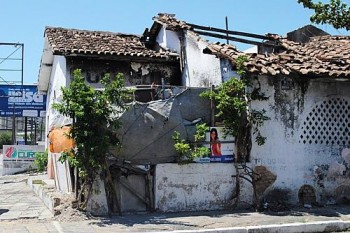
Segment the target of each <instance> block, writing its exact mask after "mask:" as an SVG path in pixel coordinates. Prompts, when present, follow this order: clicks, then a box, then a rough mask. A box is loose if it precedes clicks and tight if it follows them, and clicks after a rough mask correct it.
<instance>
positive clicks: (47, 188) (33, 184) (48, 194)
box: [27, 177, 60, 216]
mask: <svg viewBox="0 0 350 233" xmlns="http://www.w3.org/2000/svg"><path fill="white" fill-rule="evenodd" d="M44 180H45V179H40V177H28V179H27V184H28V185H29V187H30V188H31V189H32V190H33V191H34V193H35V194H36V195H37V196H38V197H39V198H40V199H41V200H42V201H43V203H44V204H45V206H46V207H47V208H48V209H49V210H50V211H51V213H52V214H53V215H54V216H56V215H58V214H59V212H58V211H57V210H55V207H57V206H58V205H60V199H59V198H57V197H54V195H53V193H54V192H55V185H52V184H49V183H48V182H45V181H44Z"/></svg>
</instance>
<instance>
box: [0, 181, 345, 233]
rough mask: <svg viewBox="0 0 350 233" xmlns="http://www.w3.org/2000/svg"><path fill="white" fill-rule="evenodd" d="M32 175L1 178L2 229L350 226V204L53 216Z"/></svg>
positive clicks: (27, 232) (29, 232)
mask: <svg viewBox="0 0 350 233" xmlns="http://www.w3.org/2000/svg"><path fill="white" fill-rule="evenodd" d="M27 178H28V175H25V174H23V175H15V176H3V177H0V233H13V232H15V233H16V232H18V233H38V232H40V233H49V232H58V233H62V232H65V233H67V232H68V233H69V232H72V233H73V232H78V233H79V232H92V233H95V232H182V233H185V232H191V233H192V232H206V233H209V232H325V230H326V231H327V232H332V231H339V230H344V229H349V228H350V208H349V207H348V206H329V207H322V208H311V209H305V208H301V209H295V210H293V211H287V212H281V213H276V212H274V213H257V212H242V211H235V212H233V211H231V212H228V211H226V212H224V211H210V212H196V213H188V212H184V213H168V214H164V213H156V214H138V215H124V216H114V217H110V218H97V217H89V218H88V217H87V216H85V215H84V214H82V213H80V212H78V211H76V210H74V209H70V208H68V207H65V209H63V211H62V214H61V215H58V216H53V215H52V214H51V212H50V211H49V210H48V209H47V208H46V206H45V205H44V204H43V202H42V201H41V199H40V198H39V197H38V196H36V194H34V192H33V191H32V190H31V189H30V187H29V186H28V185H27V184H26V179H27Z"/></svg>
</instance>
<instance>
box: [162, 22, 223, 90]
mask: <svg viewBox="0 0 350 233" xmlns="http://www.w3.org/2000/svg"><path fill="white" fill-rule="evenodd" d="M181 36H184V38H183V39H182V42H181V41H180V37H181ZM157 43H158V44H159V45H160V46H161V47H163V48H168V49H170V51H173V52H177V53H178V54H180V56H181V61H182V64H183V65H184V67H183V71H182V85H184V86H187V87H209V86H211V85H219V84H221V83H222V80H223V78H224V77H222V76H221V70H220V59H218V58H216V57H215V56H213V55H208V54H204V53H203V49H205V48H206V47H207V45H208V43H207V42H205V41H204V40H202V39H198V36H196V35H194V34H193V33H192V32H187V31H184V33H183V35H180V34H179V33H177V32H173V31H169V30H166V28H164V27H163V28H162V29H161V30H160V31H159V33H158V35H157ZM181 43H183V44H181Z"/></svg>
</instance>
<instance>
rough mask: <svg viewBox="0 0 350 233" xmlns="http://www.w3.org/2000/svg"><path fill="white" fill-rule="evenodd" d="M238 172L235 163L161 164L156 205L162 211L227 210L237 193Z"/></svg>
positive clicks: (156, 188) (156, 183)
mask: <svg viewBox="0 0 350 233" xmlns="http://www.w3.org/2000/svg"><path fill="white" fill-rule="evenodd" d="M234 174H235V169H234V166H233V164H232V163H230V164H224V163H221V164H219V163H217V164H213V163H211V164H205V163H198V164H197V163H191V164H187V165H178V164H173V163H169V164H158V165H157V167H156V177H155V208H156V210H159V211H162V212H173V211H198V210H217V209H224V208H225V207H227V204H228V203H229V200H230V198H231V197H232V194H233V190H234V187H235V184H234V178H232V177H231V176H232V175H234Z"/></svg>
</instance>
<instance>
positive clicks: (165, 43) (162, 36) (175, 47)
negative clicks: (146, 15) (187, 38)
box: [156, 27, 180, 53]
mask: <svg viewBox="0 0 350 233" xmlns="http://www.w3.org/2000/svg"><path fill="white" fill-rule="evenodd" d="M156 41H157V43H158V44H159V46H160V47H162V48H164V49H165V48H167V49H169V50H170V51H171V52H176V53H180V40H179V36H178V33H176V32H173V31H169V30H166V28H165V27H162V28H161V29H160V31H159V33H158V35H157V38H156Z"/></svg>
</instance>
